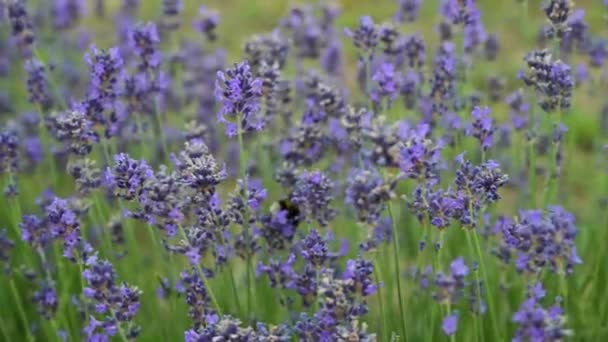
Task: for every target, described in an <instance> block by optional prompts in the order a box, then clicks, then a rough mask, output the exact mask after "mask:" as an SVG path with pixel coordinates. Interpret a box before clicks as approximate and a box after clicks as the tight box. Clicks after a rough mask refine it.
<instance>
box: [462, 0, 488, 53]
mask: <svg viewBox="0 0 608 342" xmlns="http://www.w3.org/2000/svg"><path fill="white" fill-rule="evenodd" d="M465 6H466V19H465V25H464V50H465V52H467V53H471V52H473V51H475V49H476V48H477V47H478V46H479V45H481V44H483V43H484V42H485V41H486V40H487V37H488V34H487V32H486V30H485V27H484V26H483V23H482V22H481V12H480V11H479V9H478V8H477V5H476V4H475V1H472V0H468V1H467V2H466V5H465Z"/></svg>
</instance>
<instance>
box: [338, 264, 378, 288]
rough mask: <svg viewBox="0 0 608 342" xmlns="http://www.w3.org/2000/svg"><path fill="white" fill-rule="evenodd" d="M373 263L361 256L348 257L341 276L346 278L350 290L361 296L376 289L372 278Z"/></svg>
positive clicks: (376, 285)
mask: <svg viewBox="0 0 608 342" xmlns="http://www.w3.org/2000/svg"><path fill="white" fill-rule="evenodd" d="M373 273H374V264H373V263H372V262H371V261H368V260H365V259H363V258H358V259H355V260H353V259H350V260H348V261H347V262H346V269H345V270H344V273H343V274H342V278H343V279H344V280H346V281H347V282H348V283H349V285H350V288H351V291H352V292H355V293H360V294H361V295H362V296H370V295H373V294H375V293H376V292H377V291H378V284H376V283H375V282H374V280H373V279H372V274H373Z"/></svg>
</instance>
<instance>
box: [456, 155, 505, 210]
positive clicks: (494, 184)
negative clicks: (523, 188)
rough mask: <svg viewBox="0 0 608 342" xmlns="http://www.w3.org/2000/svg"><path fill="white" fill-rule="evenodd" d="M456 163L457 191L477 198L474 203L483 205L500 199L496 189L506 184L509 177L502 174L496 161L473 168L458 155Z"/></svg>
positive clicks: (489, 161)
mask: <svg viewBox="0 0 608 342" xmlns="http://www.w3.org/2000/svg"><path fill="white" fill-rule="evenodd" d="M458 162H459V164H460V165H459V168H458V170H457V171H456V179H455V180H454V183H455V184H456V186H457V189H458V191H464V192H466V193H467V194H471V195H473V196H475V197H477V198H476V200H475V202H480V203H483V204H490V203H494V202H496V201H498V200H499V199H500V198H501V197H500V195H499V194H498V189H500V188H501V187H503V186H504V185H505V184H506V183H507V181H508V179H509V177H508V176H507V175H506V174H504V173H503V172H502V170H501V169H500V166H499V165H498V163H497V162H496V161H494V160H488V161H487V162H485V163H483V164H481V165H479V166H473V165H472V164H471V162H470V161H469V160H464V156H463V155H460V156H459V157H458Z"/></svg>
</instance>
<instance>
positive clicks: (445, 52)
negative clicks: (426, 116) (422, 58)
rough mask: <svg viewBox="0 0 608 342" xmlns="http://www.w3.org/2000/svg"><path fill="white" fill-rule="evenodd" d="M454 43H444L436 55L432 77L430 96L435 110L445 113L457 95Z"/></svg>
mask: <svg viewBox="0 0 608 342" xmlns="http://www.w3.org/2000/svg"><path fill="white" fill-rule="evenodd" d="M454 49H455V48H454V45H453V44H452V43H449V42H446V43H443V44H442V45H441V47H440V49H439V50H438V51H437V54H436V56H435V66H434V68H433V75H432V77H431V79H430V84H431V91H430V97H431V99H432V100H433V106H434V111H435V112H439V113H443V112H445V111H446V110H447V108H448V105H449V102H450V101H453V100H454V98H455V97H456V88H455V83H456V64H457V60H456V58H455V56H454Z"/></svg>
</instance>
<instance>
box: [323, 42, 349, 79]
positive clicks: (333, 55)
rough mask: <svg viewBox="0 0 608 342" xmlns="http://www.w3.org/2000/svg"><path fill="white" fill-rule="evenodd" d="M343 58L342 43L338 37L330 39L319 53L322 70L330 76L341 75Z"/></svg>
mask: <svg viewBox="0 0 608 342" xmlns="http://www.w3.org/2000/svg"><path fill="white" fill-rule="evenodd" d="M343 60H344V57H343V52H342V43H341V42H340V41H339V40H338V39H335V40H332V41H331V42H330V43H329V45H328V46H327V48H326V49H325V51H323V54H322V55H321V66H322V67H323V70H324V71H325V72H326V73H327V74H329V75H330V76H334V77H338V76H340V75H342V74H343V70H344V61H343Z"/></svg>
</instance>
